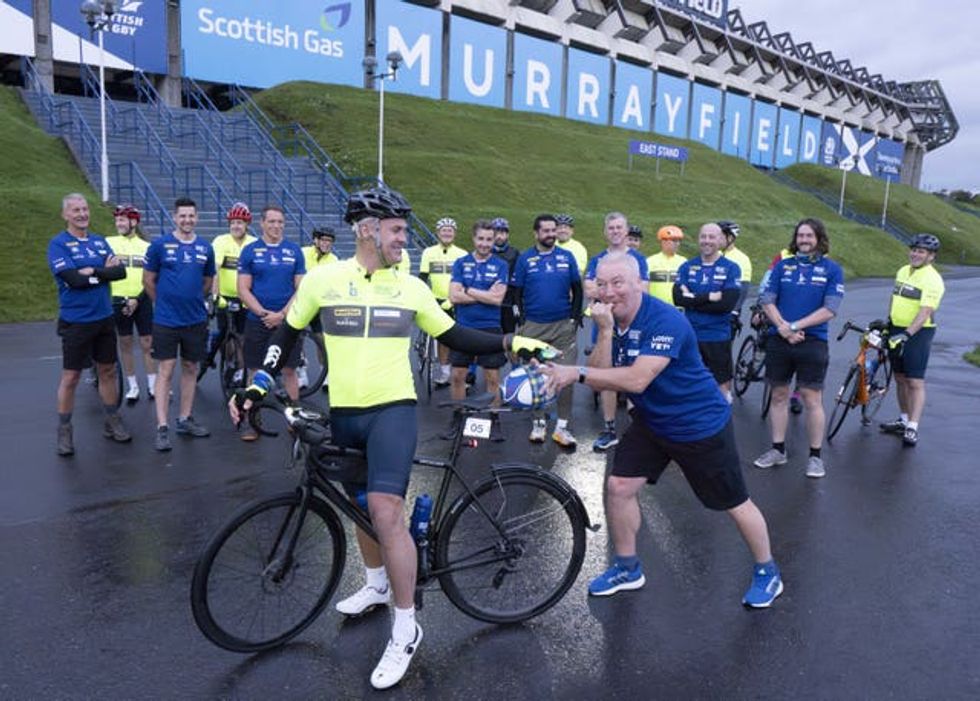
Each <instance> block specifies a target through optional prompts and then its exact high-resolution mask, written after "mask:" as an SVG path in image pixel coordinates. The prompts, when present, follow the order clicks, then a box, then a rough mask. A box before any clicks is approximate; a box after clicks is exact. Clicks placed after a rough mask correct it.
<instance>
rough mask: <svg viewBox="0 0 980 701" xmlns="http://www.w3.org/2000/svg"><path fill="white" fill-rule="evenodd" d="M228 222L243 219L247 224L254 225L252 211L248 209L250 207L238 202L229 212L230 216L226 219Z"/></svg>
mask: <svg viewBox="0 0 980 701" xmlns="http://www.w3.org/2000/svg"><path fill="white" fill-rule="evenodd" d="M226 218H227V219H228V221H231V220H232V219H241V220H242V221H243V222H245V223H246V224H251V223H252V210H250V209H249V208H248V205H247V204H245V203H244V202H236V203H235V204H233V205H232V206H231V209H229V210H228V216H227V217H226Z"/></svg>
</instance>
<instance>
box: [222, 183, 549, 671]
mask: <svg viewBox="0 0 980 701" xmlns="http://www.w3.org/2000/svg"><path fill="white" fill-rule="evenodd" d="M410 214H411V207H410V205H409V204H408V202H406V201H405V199H404V198H403V197H402V196H401V195H400V194H399V193H397V192H395V191H393V190H390V189H388V188H387V187H385V186H378V187H375V188H372V189H369V190H362V191H360V192H354V193H352V194H351V195H350V199H349V200H348V204H347V214H346V220H347V221H348V222H349V223H351V224H352V225H353V229H354V237H355V241H356V253H355V256H354V258H352V259H350V260H346V261H342V262H341V263H338V264H336V265H334V266H330V267H327V268H316V269H314V270H313V271H311V272H310V274H308V275H307V276H306V277H304V278H303V281H302V282H301V283H300V286H299V289H298V290H297V291H296V297H295V299H294V300H293V304H292V306H291V307H290V309H289V313H288V314H287V316H286V323H285V324H282V325H281V326H280V327H279V328H278V329H277V331H276V333H275V334H274V336H273V338H272V340H271V341H270V345H269V349H268V352H267V354H266V360H265V364H264V369H263V370H260V371H259V372H257V373H256V375H255V378H254V381H253V384H252V385H250V386H249V388H248V389H247V390H246V392H245V395H244V396H245V398H246V401H244V402H243V403H242V405H241V408H242V409H247V408H248V407H249V406H250V403H251V402H252V401H254V400H257V399H260V398H261V397H263V396H264V395H265V394H266V393H267V392H268V391H269V390H270V389H271V388H272V387H273V386H274V380H273V377H272V373H274V372H276V371H277V370H278V369H279V366H281V364H282V362H283V360H284V359H285V358H286V357H288V355H289V353H290V351H291V350H292V348H293V346H294V345H295V343H296V341H297V338H298V336H299V333H300V330H301V329H303V328H305V327H306V326H307V325H308V324H309V323H310V320H311V319H313V317H314V316H316V315H317V314H319V315H320V318H321V319H322V322H323V329H324V333H325V337H326V346H327V355H328V357H329V362H330V365H331V366H332V367H334V368H341V370H340V371H338V372H335V373H334V377H333V379H331V382H330V421H331V432H332V441H333V442H334V443H335V444H337V445H340V446H343V447H348V448H356V449H362V450H364V451H365V452H366V455H367V463H368V465H367V482H366V484H364V483H360V484H358V483H345V484H344V488H345V490H347V493H348V494H349V495H350V496H351V498H352V499H353V498H355V495H356V494H358V493H359V492H362V491H364V490H366V493H367V505H368V511H369V513H370V516H371V522H372V524H373V525H374V527H375V530H376V531H377V535H378V542H377V543H375V542H374V541H373V540H371V539H370V538H368V537H367V536H366V535H365V534H364V533H362V532H360V531H358V532H357V539H358V544H359V545H360V548H361V554H362V556H363V560H364V563H365V566H366V578H367V582H366V585H365V586H364V587H363V588H362V589H360V590H359V591H357V592H356V593H354V594H353V595H352V596H350V597H348V598H347V599H344V600H343V601H340V602H339V603H338V604H337V609H338V610H339V611H341V612H342V613H344V614H347V615H359V614H361V613H364V612H365V611H367V610H368V609H371V608H374V607H376V606H382V605H385V604H387V603H389V601H393V603H394V618H393V624H392V630H391V637H390V639H389V642H388V645H387V646H386V648H385V651H384V654H383V655H382V656H381V660H380V661H379V662H378V664H377V666H376V667H375V669H374V672H373V673H372V674H371V684H372V686H374V687H375V688H377V689H385V688H388V687H391V686H394V685H395V684H397V683H398V682H399V681H400V680H401V678H402V676H404V674H405V671H406V670H407V669H408V665H409V663H410V662H411V659H412V656H413V655H414V654H415V651H416V650H417V649H418V644H419V642H420V641H421V639H422V629H421V627H420V626H419V625H418V623H416V621H415V608H414V595H415V580H416V551H415V546H414V543H413V542H412V538H411V536H410V535H409V533H408V529H407V528H406V526H405V513H404V499H405V491H406V489H407V486H408V478H409V474H410V473H411V469H412V458H413V456H414V453H415V446H416V441H417V435H416V412H415V399H416V397H415V385H414V381H413V377H412V369H411V365H410V362H409V350H410V346H411V339H412V329H413V327H414V326H416V325H417V326H419V327H420V328H421V329H423V330H424V331H425V332H426V333H429V334H430V335H432V336H433V337H435V338H437V339H439V340H440V341H442V342H443V343H445V344H447V345H448V346H450V347H451V348H453V349H454V350H458V351H461V352H465V353H471V354H474V355H483V354H487V353H492V352H495V351H498V350H500V349H503V350H505V351H510V352H515V353H519V354H528V353H532V354H538V355H543V356H545V357H547V356H553V355H556V352H555V351H554V349H553V348H551V347H550V346H548V345H547V344H545V343H541V342H540V341H535V340H533V339H529V338H526V337H522V336H512V335H510V334H506V335H501V334H493V333H488V332H484V331H479V330H477V329H470V328H465V327H463V326H460V325H459V324H456V323H455V322H454V321H453V319H452V318H451V317H450V316H449V315H448V314H446V312H445V311H444V310H443V309H441V307H440V304H439V302H438V301H437V300H436V298H435V296H434V295H433V293H432V291H431V290H430V289H429V288H428V287H427V286H426V285H425V283H423V282H422V281H421V280H419V279H418V278H414V277H412V276H411V275H406V274H404V273H402V272H399V271H398V270H395V269H394V265H395V264H396V263H397V262H398V261H399V260H400V259H401V257H402V249H403V248H404V247H405V244H406V237H407V233H408V225H407V223H406V217H408V216H409V215H410ZM238 401H239V398H237V397H236V398H233V399H232V401H231V402H229V412H230V413H231V416H232V419H233V420H235V421H238V420H239V419H240V417H241V409H240V408H239V406H238ZM389 581H390V586H389ZM392 592H393V594H392Z"/></svg>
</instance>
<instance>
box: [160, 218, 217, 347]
mask: <svg viewBox="0 0 980 701" xmlns="http://www.w3.org/2000/svg"><path fill="white" fill-rule="evenodd" d="M143 267H144V268H145V269H146V270H149V271H150V272H152V273H157V274H158V277H157V299H156V303H155V304H154V305H153V323H154V324H159V325H160V326H168V327H172V328H176V327H180V326H192V325H193V324H200V323H202V322H205V321H207V318H208V313H207V310H206V309H205V307H204V278H206V277H214V271H215V267H214V249H212V248H211V245H210V244H209V243H208V242H207V241H205V240H204V239H202V238H201V237H200V236H195V237H194V238H193V240H191V242H190V243H184V242H183V241H181V240H180V239H178V238H177V237H176V236H174V235H173V234H172V233H171V234H164V235H163V236H161V237H160V238H158V239H156V240H155V241H153V242H152V243H151V244H150V247H149V248H148V249H147V250H146V264H145V265H144V266H143Z"/></svg>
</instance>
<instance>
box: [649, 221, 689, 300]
mask: <svg viewBox="0 0 980 701" xmlns="http://www.w3.org/2000/svg"><path fill="white" fill-rule="evenodd" d="M683 240H684V231H683V230H682V229H681V228H680V227H679V226H674V225H673V224H668V225H667V226H662V227H660V229H659V230H658V231H657V241H659V242H660V253H654V254H653V255H652V256H650V257H649V258H647V268H648V269H649V273H650V294H651V295H652V296H654V297H656V298H657V299H659V300H660V301H661V302H666V303H667V304H673V303H674V283H675V282H677V269H678V268H680V267H681V264H682V263H684V262H685V261H686V260H687V258H685V257H684V256H682V255H680V254H679V253H678V252H677V249H679V248H680V246H681V241H683Z"/></svg>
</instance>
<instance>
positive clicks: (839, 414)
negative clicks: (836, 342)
mask: <svg viewBox="0 0 980 701" xmlns="http://www.w3.org/2000/svg"><path fill="white" fill-rule="evenodd" d="M859 375H860V373H859V372H858V366H857V365H852V366H851V369H850V370H848V371H847V377H846V378H845V379H844V384H842V385H841V386H840V389H839V390H837V395H836V396H835V397H834V410H833V411H832V412H830V419H829V420H828V421H827V441H828V442H829V441H831V440H832V439H833V437H834V436H836V435H837V432H838V431H839V430H840V427H841V424H843V423H844V417H845V416H847V412H849V411H850V410H851V407H853V406H854V400H855V398H856V397H857V389H858V380H859V379H860V378H859Z"/></svg>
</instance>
